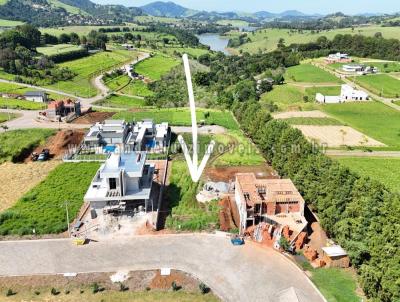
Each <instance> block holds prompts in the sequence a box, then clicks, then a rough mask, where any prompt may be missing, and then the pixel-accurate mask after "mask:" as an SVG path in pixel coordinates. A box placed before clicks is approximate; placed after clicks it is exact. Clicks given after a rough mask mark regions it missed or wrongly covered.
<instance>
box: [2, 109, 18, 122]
mask: <svg viewBox="0 0 400 302" xmlns="http://www.w3.org/2000/svg"><path fill="white" fill-rule="evenodd" d="M14 118H16V115H15V114H13V113H6V112H0V123H3V122H7V121H8V120H12V119H14Z"/></svg>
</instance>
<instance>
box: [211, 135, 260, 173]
mask: <svg viewBox="0 0 400 302" xmlns="http://www.w3.org/2000/svg"><path fill="white" fill-rule="evenodd" d="M214 139H215V142H216V143H217V144H222V145H223V146H224V147H225V148H224V150H225V151H227V152H225V153H224V154H222V155H221V156H218V157H217V158H216V159H215V160H214V161H213V162H212V165H213V166H246V165H247V166H255V165H260V164H262V163H264V162H265V160H264V158H263V157H262V155H261V154H259V152H258V150H257V149H256V147H255V146H254V145H253V144H252V143H251V142H250V140H249V139H248V138H247V137H245V136H244V135H243V133H242V132H241V131H240V130H230V131H228V132H227V133H226V134H217V135H215V136H214ZM228 146H233V148H232V149H230V150H228V149H229V147H228ZM218 150H219V148H218V147H216V148H215V149H214V154H215V153H217V154H218V152H219V151H218Z"/></svg>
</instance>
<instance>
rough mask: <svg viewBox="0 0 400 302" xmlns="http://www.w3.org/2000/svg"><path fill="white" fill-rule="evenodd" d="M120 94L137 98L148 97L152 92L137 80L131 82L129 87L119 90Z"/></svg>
mask: <svg viewBox="0 0 400 302" xmlns="http://www.w3.org/2000/svg"><path fill="white" fill-rule="evenodd" d="M120 92H121V93H124V94H129V95H138V96H142V97H145V96H150V95H153V92H152V91H151V90H150V89H149V88H148V87H147V85H146V84H145V83H143V82H142V81H139V80H135V81H132V82H131V83H129V85H127V86H125V87H124V88H122V89H121V90H120Z"/></svg>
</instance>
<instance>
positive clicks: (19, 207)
mask: <svg viewBox="0 0 400 302" xmlns="http://www.w3.org/2000/svg"><path fill="white" fill-rule="evenodd" d="M98 168H99V164H98V163H73V164H71V163H64V164H61V165H59V166H58V167H57V168H55V169H54V170H53V171H52V172H50V174H49V175H48V177H47V178H46V179H45V180H44V181H43V182H41V183H40V184H39V185H37V186H36V187H34V188H33V189H32V190H30V191H29V192H28V193H26V194H25V195H24V196H23V197H22V198H21V199H20V200H19V201H18V202H17V203H16V204H15V205H14V206H13V207H11V208H10V209H8V210H6V211H5V212H3V213H2V214H1V215H0V234H2V235H7V234H19V235H25V234H31V233H32V230H33V229H35V230H36V233H37V234H50V233H60V232H63V231H65V230H66V229H67V225H66V223H65V217H66V216H65V215H66V213H65V206H64V202H65V201H68V202H69V205H68V207H69V214H70V216H69V217H70V221H72V220H73V219H74V218H75V217H76V215H77V213H78V211H79V209H80V207H81V205H82V202H83V196H84V195H85V193H86V190H87V188H88V186H89V184H90V182H91V180H92V178H93V176H94V175H95V173H96V170H97V169H98Z"/></svg>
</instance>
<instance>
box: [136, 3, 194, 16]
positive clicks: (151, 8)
mask: <svg viewBox="0 0 400 302" xmlns="http://www.w3.org/2000/svg"><path fill="white" fill-rule="evenodd" d="M141 9H142V10H143V12H145V13H146V14H149V15H151V16H155V17H172V18H182V17H189V16H192V15H194V14H196V13H197V11H195V10H192V9H189V8H186V7H183V6H181V5H178V4H175V3H174V2H162V1H157V2H153V3H149V4H147V5H144V6H142V7H141Z"/></svg>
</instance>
